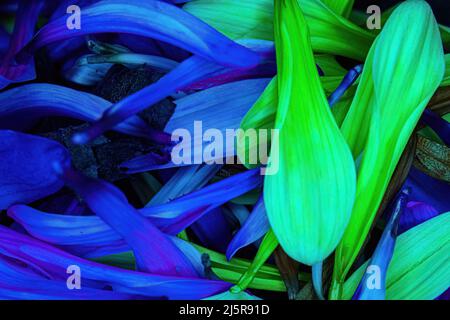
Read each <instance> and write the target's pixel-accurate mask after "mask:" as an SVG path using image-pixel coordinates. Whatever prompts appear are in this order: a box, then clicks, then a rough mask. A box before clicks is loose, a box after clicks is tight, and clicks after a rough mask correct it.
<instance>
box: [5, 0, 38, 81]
mask: <svg viewBox="0 0 450 320" xmlns="http://www.w3.org/2000/svg"><path fill="white" fill-rule="evenodd" d="M43 5H44V1H43V0H21V1H20V3H19V8H18V12H17V13H16V21H15V25H14V31H13V33H12V35H11V38H10V43H9V48H8V50H7V52H6V54H5V55H4V56H3V59H2V61H1V63H0V89H3V88H4V87H6V86H8V85H9V84H10V83H14V82H23V81H28V80H32V79H34V78H35V77H36V74H35V70H34V63H33V62H32V61H31V62H29V63H28V62H26V63H23V64H16V62H15V61H14V56H15V54H16V53H17V52H18V51H19V50H21V49H22V48H23V47H24V45H25V44H26V43H27V42H28V41H29V40H30V39H31V37H32V36H33V34H34V28H35V25H36V22H37V19H38V17H39V13H40V11H41V9H42V8H43Z"/></svg>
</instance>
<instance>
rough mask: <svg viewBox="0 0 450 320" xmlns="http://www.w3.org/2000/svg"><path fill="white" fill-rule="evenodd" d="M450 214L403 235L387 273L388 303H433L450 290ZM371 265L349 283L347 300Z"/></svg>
mask: <svg viewBox="0 0 450 320" xmlns="http://www.w3.org/2000/svg"><path fill="white" fill-rule="evenodd" d="M449 252H450V212H447V213H443V214H441V215H439V216H436V217H434V218H432V219H430V220H428V221H426V222H424V223H422V224H420V225H418V226H416V227H414V228H412V229H410V230H408V231H407V232H405V233H404V234H401V235H400V236H399V237H398V239H397V244H396V246H395V250H394V255H393V257H392V261H391V264H390V265H389V269H388V272H387V280H386V299H388V300H432V299H435V298H437V297H438V296H439V295H441V294H442V293H443V292H444V291H445V290H446V289H447V288H448V287H450V273H449V272H448V270H450V259H449V258H448V253H449ZM366 267H367V263H365V264H364V265H362V266H361V267H360V268H359V269H358V270H357V271H355V273H353V275H352V276H351V277H350V278H349V279H348V280H347V281H346V282H345V286H344V294H343V297H344V299H350V298H351V297H352V295H353V292H354V291H355V290H356V287H357V286H358V283H359V281H360V279H361V278H362V275H363V273H364V271H365V270H366Z"/></svg>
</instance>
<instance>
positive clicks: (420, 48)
mask: <svg viewBox="0 0 450 320" xmlns="http://www.w3.org/2000/svg"><path fill="white" fill-rule="evenodd" d="M413 20H414V23H413V24H411V21H413ZM399 39H402V40H401V41H399ZM418 39H420V40H418ZM444 68H445V64H444V53H443V48H442V43H441V38H440V34H439V29H438V25H437V23H436V20H435V19H434V17H433V13H432V10H431V8H430V7H429V5H428V4H427V3H426V2H425V1H421V0H412V1H406V2H404V3H402V4H401V5H400V6H398V7H397V9H396V10H395V11H394V13H393V14H392V16H391V17H390V19H389V21H388V22H387V24H386V26H385V27H384V29H383V31H382V32H381V34H380V35H379V37H378V38H377V40H376V41H375V43H374V45H373V47H372V48H371V51H370V53H369V56H368V58H367V61H366V63H365V67H364V71H363V74H362V78H361V81H360V84H359V86H358V91H357V93H356V96H355V99H354V100H353V103H352V106H351V108H350V111H349V113H348V115H347V117H346V119H345V121H344V123H343V125H342V132H343V134H344V136H345V138H346V140H347V142H348V143H349V145H350V148H351V150H352V153H353V156H354V157H355V159H356V158H358V157H360V156H361V157H362V158H361V159H360V160H361V164H360V167H359V172H358V182H357V192H356V200H355V205H354V207H353V212H352V217H351V220H350V223H349V226H348V228H347V230H346V232H345V235H344V237H343V239H342V241H341V243H340V245H339V246H338V248H337V251H336V259H335V270H334V284H335V287H333V288H334V289H333V290H335V292H334V293H333V294H336V295H339V289H338V288H337V285H336V284H337V283H342V282H343V281H344V279H345V276H346V274H347V273H348V271H349V269H350V267H351V265H352V263H353V262H354V260H355V259H356V256H357V254H358V252H359V251H360V249H361V247H362V245H363V243H364V240H365V238H366V236H367V233H368V232H369V229H370V227H371V224H372V221H373V219H374V217H375V214H376V212H377V210H378V206H379V205H380V203H381V200H382V198H383V195H384V193H385V191H386V188H387V186H388V183H389V180H390V178H391V176H392V173H393V172H394V169H395V167H396V165H397V162H398V160H399V159H400V156H401V154H402V152H403V150H404V148H405V146H406V144H407V142H408V139H409V137H410V135H411V133H412V132H413V129H414V128H415V126H416V124H417V121H418V120H419V118H420V115H421V114H422V112H423V110H424V108H425V106H426V105H427V103H428V101H429V100H430V98H431V97H432V95H433V93H434V91H435V90H436V89H437V87H438V86H439V84H440V82H441V80H442V77H443V74H444ZM405 83H408V86H407V87H406V88H405ZM374 172H376V173H377V176H376V178H374Z"/></svg>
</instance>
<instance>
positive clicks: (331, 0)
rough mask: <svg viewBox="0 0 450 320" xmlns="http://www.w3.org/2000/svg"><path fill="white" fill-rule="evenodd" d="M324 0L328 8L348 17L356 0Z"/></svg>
mask: <svg viewBox="0 0 450 320" xmlns="http://www.w3.org/2000/svg"><path fill="white" fill-rule="evenodd" d="M322 2H323V3H324V4H326V5H327V6H328V8H330V9H331V10H333V11H334V12H336V14H338V15H340V16H343V17H348V16H349V15H350V13H351V12H352V8H353V4H354V2H355V0H339V1H336V0H322Z"/></svg>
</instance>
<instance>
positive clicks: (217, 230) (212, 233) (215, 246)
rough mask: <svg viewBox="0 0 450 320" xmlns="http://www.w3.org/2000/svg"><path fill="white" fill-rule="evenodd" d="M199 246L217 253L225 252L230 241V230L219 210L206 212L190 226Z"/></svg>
mask: <svg viewBox="0 0 450 320" xmlns="http://www.w3.org/2000/svg"><path fill="white" fill-rule="evenodd" d="M191 230H192V231H193V232H194V234H195V235H196V237H197V238H198V240H199V242H200V244H202V245H203V246H205V247H207V248H210V249H212V250H215V251H218V252H225V250H226V249H227V246H228V243H229V242H230V240H231V235H232V230H231V227H230V225H229V223H228V221H227V219H226V218H225V216H224V215H223V212H222V209H221V208H216V209H213V210H211V211H210V212H208V214H206V215H204V216H203V217H202V218H200V219H199V220H198V221H197V222H195V223H194V224H192V225H191Z"/></svg>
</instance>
